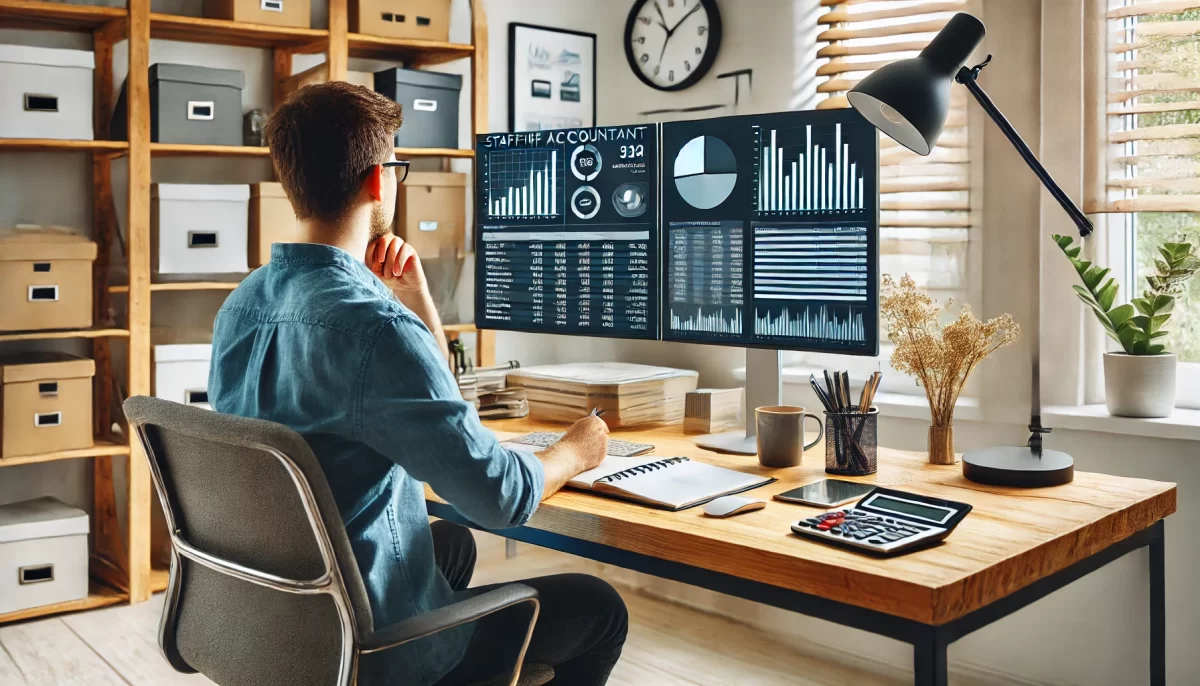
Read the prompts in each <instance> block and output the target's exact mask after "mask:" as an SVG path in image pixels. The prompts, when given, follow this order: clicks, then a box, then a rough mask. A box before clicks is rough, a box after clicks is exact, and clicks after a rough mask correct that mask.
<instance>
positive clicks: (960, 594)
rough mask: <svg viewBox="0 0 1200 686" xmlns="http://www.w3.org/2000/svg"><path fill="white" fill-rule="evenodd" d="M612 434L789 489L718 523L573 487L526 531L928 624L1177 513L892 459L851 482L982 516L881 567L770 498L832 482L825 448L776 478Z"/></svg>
mask: <svg viewBox="0 0 1200 686" xmlns="http://www.w3.org/2000/svg"><path fill="white" fill-rule="evenodd" d="M486 424H487V426H488V427H489V428H491V429H492V430H493V431H496V432H497V433H498V434H500V435H501V437H502V438H506V437H510V436H511V435H515V434H518V433H526V432H529V431H561V430H562V429H563V426H562V425H557V424H546V423H539V422H534V421H530V420H526V419H514V420H502V421H491V422H486ZM612 436H613V437H615V438H621V439H624V440H628V441H635V442H641V443H652V444H654V446H655V450H654V452H653V453H652V454H653V455H661V456H663V457H670V456H676V455H684V456H687V457H688V458H690V459H693V460H701V461H704V462H708V463H710V464H715V465H720V466H722V467H728V468H730V469H736V470H738V471H743V472H749V473H754V474H765V475H770V476H773V477H775V478H776V479H778V481H776V482H775V483H772V484H770V485H767V486H763V487H762V488H758V489H755V490H753V491H750V492H749V493H747V495H750V496H753V497H756V498H761V499H764V500H767V501H768V503H767V507H766V508H764V509H762V510H759V511H756V512H750V513H746V514H742V515H737V516H735V517H731V518H728V519H714V518H711V517H706V516H704V515H703V514H702V512H701V510H702V508H700V507H695V508H692V509H689V510H683V511H681V512H667V511H663V510H657V509H652V508H649V507H645V506H642V505H637V504H634V503H629V502H624V501H621V500H616V499H612V498H606V497H603V496H598V495H595V494H591V493H587V492H583V491H573V490H570V489H565V490H563V491H562V492H560V493H558V494H556V495H554V496H553V497H552V498H550V499H548V500H546V501H545V502H543V503H542V504H541V506H540V507H539V508H538V511H537V512H536V513H535V514H534V516H533V518H532V519H531V520H530V521H529V523H528V525H527V526H529V527H532V528H535V529H541V530H545V531H551V532H554V533H557V534H563V535H567V536H570V537H572V538H576V539H582V540H587V541H591V542H594V543H601V544H604V545H608V546H612V547H615V548H619V549H622V550H627V551H632V552H636V553H642V554H645V555H651V556H654V557H658V558H662V559H667V560H672V561H675V562H681V563H684V564H688V565H692V566H695V567H701V568H704V569H708V570H712V571H716V572H722V573H725V574H730V575H733V576H737V577H741V578H744V579H751V580H754V581H759V582H763V583H767V584H771V585H773V586H780V587H783V588H788V589H792V590H796V591H800V592H803V593H809V594H813V595H818V596H821V597H824V598H828V599H831V600H837V601H840V602H845V603H849V604H852V605H858V606H861V607H867V608H870V609H872V610H876V611H879V612H885V613H887V614H892V615H896V616H899V617H904V618H907V619H912V620H916V621H919V622H923V623H927V624H943V623H946V622H949V621H952V620H954V619H957V618H959V617H962V616H964V615H966V614H968V613H970V612H972V611H974V610H977V609H979V608H981V607H983V606H986V605H988V604H990V603H992V602H993V601H995V600H998V599H1000V598H1003V597H1005V596H1008V595H1009V594H1011V593H1013V592H1015V591H1017V590H1019V589H1021V588H1023V587H1025V586H1027V585H1029V584H1031V583H1033V582H1035V581H1037V580H1038V579H1041V578H1044V577H1046V576H1049V575H1050V574H1053V573H1054V572H1057V571H1059V570H1061V569H1064V568H1066V567H1068V566H1070V565H1071V564H1072V563H1074V562H1077V561H1079V560H1081V559H1083V558H1086V557H1088V556H1090V555H1092V554H1093V553H1096V552H1099V551H1100V550H1103V549H1104V548H1106V547H1108V546H1109V545H1111V544H1113V543H1115V542H1117V541H1120V540H1122V539H1124V538H1126V537H1128V536H1130V535H1132V534H1134V533H1137V532H1138V531H1141V530H1143V529H1146V528H1147V527H1149V526H1150V525H1152V524H1153V523H1155V522H1156V521H1158V520H1160V519H1162V518H1164V517H1166V516H1167V515H1169V514H1171V513H1173V512H1174V511H1175V484H1172V483H1165V482H1160V481H1148V480H1145V479H1132V478H1127V477H1119V476H1109V475H1106V474H1093V473H1089V472H1076V473H1075V481H1074V482H1073V483H1070V484H1067V485H1065V486H1055V487H1052V488H1042V489H1028V490H1026V489H1015V488H1005V487H999V486H985V485H982V484H976V483H973V482H971V481H967V480H966V479H965V478H963V476H962V468H961V466H960V465H952V466H935V465H930V464H927V463H926V456H925V455H924V454H920V453H909V452H902V451H897V450H888V449H886V448H880V449H879V471H878V472H877V473H876V474H872V475H870V476H867V477H859V478H849V479H850V480H852V481H863V482H868V483H878V484H879V485H883V486H889V487H894V488H899V489H901V490H906V491H911V492H913V493H920V494H923V495H929V496H933V497H938V498H945V499H948V500H958V501H962V502H967V503H970V504H971V505H973V506H974V509H973V510H972V511H971V513H970V514H969V515H967V517H966V519H964V520H963V521H962V523H961V524H959V526H958V528H957V529H955V530H954V532H953V533H952V534H951V535H950V536H949V538H947V539H946V541H945V542H944V543H942V544H941V545H938V546H936V547H933V548H929V549H926V550H921V551H917V552H914V553H909V554H907V555H901V556H899V557H893V558H877V557H872V556H868V555H864V554H861V553H856V552H853V551H849V550H843V549H840V548H837V547H835V546H831V545H827V544H822V543H820V542H817V541H810V540H807V539H804V538H801V537H798V536H796V535H794V534H792V533H791V530H790V528H789V527H790V525H791V524H792V523H793V522H795V521H796V520H798V519H802V518H805V517H811V516H813V515H814V514H816V513H818V512H822V511H824V509H826V508H814V507H808V506H805V505H798V504H791V503H784V502H780V501H777V500H772V499H771V497H772V496H773V495H774V494H776V493H781V492H783V491H786V490H789V489H792V488H795V487H797V486H800V485H803V484H805V483H809V482H811V481H816V480H818V479H822V478H826V474H825V470H824V464H825V460H824V454H825V453H824V446H823V445H817V446H815V447H814V448H813V449H812V450H809V451H805V454H804V460H803V463H802V464H801V466H799V467H794V468H790V469H767V468H764V467H762V466H760V465H759V464H758V459H757V458H755V457H749V456H741V455H722V454H718V453H714V452H710V451H708V450H704V449H702V448H699V447H697V446H696V445H695V444H694V443H693V442H692V437H690V436H686V435H684V434H683V432H682V429H681V428H680V427H667V428H658V429H649V430H617V431H613V433H612ZM836 478H848V477H836Z"/></svg>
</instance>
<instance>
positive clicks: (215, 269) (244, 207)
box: [150, 183, 250, 274]
mask: <svg viewBox="0 0 1200 686" xmlns="http://www.w3.org/2000/svg"><path fill="white" fill-rule="evenodd" d="M150 217H151V225H152V234H151V236H152V242H153V245H151V251H152V252H151V256H152V261H153V265H152V266H153V268H154V270H155V272H157V273H159V274H233V273H241V272H246V271H249V268H248V267H247V265H246V254H247V246H248V244H249V238H248V237H249V226H250V186H248V185H208V184H168V183H158V184H154V188H153V190H152V193H151V201H150Z"/></svg>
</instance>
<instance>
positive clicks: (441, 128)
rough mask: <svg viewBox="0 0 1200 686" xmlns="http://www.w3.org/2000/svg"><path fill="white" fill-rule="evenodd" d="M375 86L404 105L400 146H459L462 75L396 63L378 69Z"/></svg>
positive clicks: (399, 136) (398, 138) (397, 134)
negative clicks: (404, 66)
mask: <svg viewBox="0 0 1200 686" xmlns="http://www.w3.org/2000/svg"><path fill="white" fill-rule="evenodd" d="M375 90H376V91H378V92H379V93H382V94H383V95H386V96H387V97H389V98H391V99H392V100H395V101H396V102H398V103H400V104H401V105H402V106H403V107H404V125H403V126H401V127H400V130H399V131H397V132H396V146H397V147H401V148H457V147H458V94H459V91H460V90H462V77H461V76H459V75H458V74H442V73H439V72H435V71H422V70H420V69H401V68H399V67H393V68H392V69H385V70H383V71H377V72H375Z"/></svg>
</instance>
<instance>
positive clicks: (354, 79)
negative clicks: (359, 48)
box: [283, 62, 375, 96]
mask: <svg viewBox="0 0 1200 686" xmlns="http://www.w3.org/2000/svg"><path fill="white" fill-rule="evenodd" d="M328 80H329V65H328V64H326V63H324V62H322V63H320V64H318V65H317V66H315V67H312V68H310V69H305V70H304V71H302V72H300V73H299V74H293V75H292V77H291V78H289V79H288V80H287V81H284V82H283V94H284V95H285V96H287V95H291V94H292V93H294V92H295V91H298V90H300V89H301V88H304V87H305V86H311V85H312V84H314V83H325V82H326V81H328ZM346 83H353V84H354V85H356V86H362V87H364V88H368V89H370V90H375V74H373V73H371V72H369V71H348V72H346Z"/></svg>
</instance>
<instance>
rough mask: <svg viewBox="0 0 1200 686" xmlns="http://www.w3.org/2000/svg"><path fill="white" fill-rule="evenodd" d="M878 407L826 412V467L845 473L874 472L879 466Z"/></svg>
mask: <svg viewBox="0 0 1200 686" xmlns="http://www.w3.org/2000/svg"><path fill="white" fill-rule="evenodd" d="M878 448H879V410H878V409H876V408H874V407H872V408H871V409H870V411H869V412H867V413H866V414H859V413H858V412H826V413H825V471H826V472H827V473H829V474H840V475H842V476H863V475H866V474H874V473H875V470H877V469H878V468H879V464H878V462H877V461H876V453H877V452H878Z"/></svg>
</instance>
